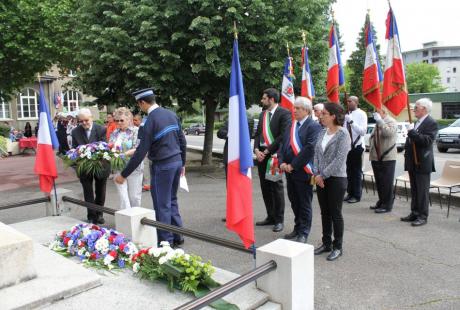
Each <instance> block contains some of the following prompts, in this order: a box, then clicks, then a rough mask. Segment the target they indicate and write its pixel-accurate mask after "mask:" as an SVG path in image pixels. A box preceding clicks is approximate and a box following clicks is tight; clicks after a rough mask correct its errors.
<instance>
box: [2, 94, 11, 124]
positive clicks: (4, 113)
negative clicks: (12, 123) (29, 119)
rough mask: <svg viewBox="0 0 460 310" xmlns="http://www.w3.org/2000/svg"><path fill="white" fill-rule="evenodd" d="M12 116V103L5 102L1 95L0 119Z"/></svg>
mask: <svg viewBox="0 0 460 310" xmlns="http://www.w3.org/2000/svg"><path fill="white" fill-rule="evenodd" d="M7 118H11V116H10V104H9V103H8V102H5V100H3V98H1V97H0V119H7Z"/></svg>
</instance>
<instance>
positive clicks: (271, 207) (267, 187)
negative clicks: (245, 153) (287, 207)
mask: <svg viewBox="0 0 460 310" xmlns="http://www.w3.org/2000/svg"><path fill="white" fill-rule="evenodd" d="M269 158H270V157H268V156H267V157H266V158H265V160H264V161H262V162H259V163H258V166H257V169H258V171H259V181H260V188H261V189H262V197H263V198H264V203H265V208H266V209H267V218H268V220H270V221H272V222H274V223H276V224H277V223H283V222H284V188H283V180H280V181H277V182H272V181H268V180H265V171H266V169H267V163H268V160H269Z"/></svg>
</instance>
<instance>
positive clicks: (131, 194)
mask: <svg viewBox="0 0 460 310" xmlns="http://www.w3.org/2000/svg"><path fill="white" fill-rule="evenodd" d="M113 118H114V122H115V123H116V124H117V128H116V129H115V130H114V131H113V132H112V133H111V134H110V140H109V144H110V145H111V146H112V149H115V150H119V151H120V152H121V153H123V154H124V155H126V156H127V157H130V156H132V155H133V154H134V151H135V150H136V147H137V146H138V139H137V134H138V128H137V127H136V126H133V115H132V113H131V111H130V110H129V109H127V108H118V109H116V110H115V112H114V113H113ZM127 161H128V160H127ZM116 172H120V171H116ZM143 175H144V163H141V164H140V165H139V166H138V167H137V168H136V170H134V172H133V173H132V174H131V175H130V176H129V177H128V178H127V182H124V183H123V184H118V183H115V185H116V187H117V191H118V195H119V197H120V209H127V208H134V207H140V206H141V197H142V176H143Z"/></svg>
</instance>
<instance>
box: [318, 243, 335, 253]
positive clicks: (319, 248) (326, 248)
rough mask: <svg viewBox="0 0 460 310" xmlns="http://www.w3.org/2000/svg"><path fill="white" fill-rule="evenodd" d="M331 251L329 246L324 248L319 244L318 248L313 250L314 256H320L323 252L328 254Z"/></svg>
mask: <svg viewBox="0 0 460 310" xmlns="http://www.w3.org/2000/svg"><path fill="white" fill-rule="evenodd" d="M330 251H332V248H331V247H330V246H325V245H324V244H321V245H320V246H319V247H317V248H316V249H315V251H314V252H315V255H320V254H323V253H325V252H330Z"/></svg>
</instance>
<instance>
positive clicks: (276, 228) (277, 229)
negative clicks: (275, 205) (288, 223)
mask: <svg viewBox="0 0 460 310" xmlns="http://www.w3.org/2000/svg"><path fill="white" fill-rule="evenodd" d="M283 229H284V225H283V223H277V224H275V226H273V229H272V230H273V231H274V232H280V231H282V230H283Z"/></svg>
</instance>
